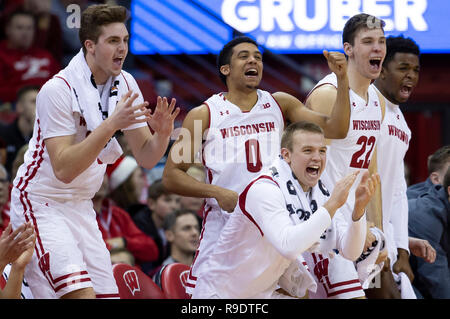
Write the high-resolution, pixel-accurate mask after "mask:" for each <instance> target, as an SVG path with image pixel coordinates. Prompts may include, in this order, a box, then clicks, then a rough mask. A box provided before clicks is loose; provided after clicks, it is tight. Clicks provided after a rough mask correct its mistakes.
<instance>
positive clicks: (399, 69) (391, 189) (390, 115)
mask: <svg viewBox="0 0 450 319" xmlns="http://www.w3.org/2000/svg"><path fill="white" fill-rule="evenodd" d="M386 47H387V53H386V58H385V60H384V62H383V68H382V70H381V74H380V77H379V78H378V79H377V80H376V81H375V83H374V84H375V87H376V89H378V90H379V92H381V94H382V95H383V96H384V97H385V98H386V113H385V116H384V120H383V124H382V125H381V135H380V138H379V141H378V146H377V149H378V151H377V162H378V171H379V174H380V177H381V181H382V182H381V191H382V197H381V198H382V208H383V230H384V233H385V235H386V237H387V242H386V243H387V247H388V252H389V261H390V263H391V265H390V266H391V267H392V271H393V272H394V273H396V274H399V273H400V272H403V273H405V274H406V275H407V276H408V277H400V278H402V279H404V280H406V281H408V278H409V281H410V282H408V283H402V285H405V284H408V285H409V286H411V282H412V280H413V278H414V275H413V272H412V269H411V266H410V264H409V248H408V247H409V244H408V198H407V196H406V188H407V185H406V180H405V175H404V171H405V168H404V157H405V154H406V152H407V150H408V147H409V143H410V141H411V130H410V129H409V127H408V124H407V123H406V121H405V118H404V117H403V114H402V111H401V110H400V107H399V104H401V103H405V102H406V101H408V99H409V97H410V96H411V93H412V91H413V90H414V88H415V87H416V85H417V83H418V81H419V69H420V64H419V55H420V50H419V47H418V46H417V44H416V43H415V42H414V41H413V40H411V39H410V38H406V39H405V38H404V37H403V36H399V37H388V38H387V39H386ZM388 266H389V265H388ZM388 271H391V268H390V267H389V268H388ZM382 275H389V274H382ZM390 276H392V274H390ZM390 282H391V283H393V281H390ZM385 286H386V285H384V286H383V285H382V286H381V289H383V290H385V289H387V288H388V287H385ZM394 296H395V297H397V298H398V297H400V295H399V294H396V295H394Z"/></svg>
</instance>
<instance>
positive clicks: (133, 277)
mask: <svg viewBox="0 0 450 319" xmlns="http://www.w3.org/2000/svg"><path fill="white" fill-rule="evenodd" d="M123 280H124V281H125V284H126V285H127V287H128V289H129V290H130V292H131V294H132V295H133V296H134V294H135V293H136V292H139V291H141V287H140V286H139V279H138V276H137V273H136V271H134V270H128V271H127V272H125V273H124V274H123Z"/></svg>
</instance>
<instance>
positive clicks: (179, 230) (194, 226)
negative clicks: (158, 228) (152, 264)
mask: <svg viewBox="0 0 450 319" xmlns="http://www.w3.org/2000/svg"><path fill="white" fill-rule="evenodd" d="M163 229H164V231H165V235H166V239H167V242H168V243H169V250H170V255H169V257H167V258H166V259H165V260H164V261H163V263H162V266H164V265H167V264H171V263H182V264H185V265H187V266H190V265H191V264H192V261H193V260H194V254H195V251H196V250H197V247H198V240H199V235H200V224H199V222H198V219H197V215H196V214H195V213H194V212H192V211H189V210H178V211H175V212H173V213H171V214H169V215H167V216H166V218H165V219H164V224H163Z"/></svg>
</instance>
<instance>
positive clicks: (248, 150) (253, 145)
mask: <svg viewBox="0 0 450 319" xmlns="http://www.w3.org/2000/svg"><path fill="white" fill-rule="evenodd" d="M245 160H246V161H247V170H248V171H249V172H251V173H257V172H259V171H260V170H261V168H262V161H261V151H260V148H259V141H258V140H257V139H254V138H252V139H249V140H247V141H245Z"/></svg>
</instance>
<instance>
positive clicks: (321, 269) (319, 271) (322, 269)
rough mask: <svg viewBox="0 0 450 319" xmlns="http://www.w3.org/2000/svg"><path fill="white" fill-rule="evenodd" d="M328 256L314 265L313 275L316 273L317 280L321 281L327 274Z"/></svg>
mask: <svg viewBox="0 0 450 319" xmlns="http://www.w3.org/2000/svg"><path fill="white" fill-rule="evenodd" d="M329 262H330V261H329V260H328V258H325V259H322V260H319V261H318V262H317V264H316V265H315V266H314V275H316V277H317V279H318V280H319V281H322V278H323V277H325V276H328V264H329Z"/></svg>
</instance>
